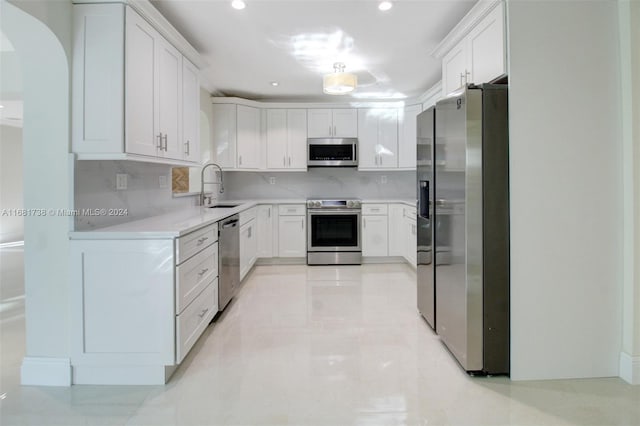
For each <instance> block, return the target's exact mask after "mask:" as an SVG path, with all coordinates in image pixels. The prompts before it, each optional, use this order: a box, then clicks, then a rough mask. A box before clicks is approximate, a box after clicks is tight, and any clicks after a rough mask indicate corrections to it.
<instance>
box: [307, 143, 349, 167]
mask: <svg viewBox="0 0 640 426" xmlns="http://www.w3.org/2000/svg"><path fill="white" fill-rule="evenodd" d="M357 165H358V139H356V138H342V139H340V138H309V139H307V166H308V167H356V166H357Z"/></svg>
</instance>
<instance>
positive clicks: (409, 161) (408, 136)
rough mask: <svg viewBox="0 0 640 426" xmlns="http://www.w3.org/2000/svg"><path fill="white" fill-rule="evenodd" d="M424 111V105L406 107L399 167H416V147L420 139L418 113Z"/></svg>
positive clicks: (400, 127)
mask: <svg viewBox="0 0 640 426" xmlns="http://www.w3.org/2000/svg"><path fill="white" fill-rule="evenodd" d="M421 112H422V105H412V106H410V107H406V108H405V109H404V111H403V114H402V120H399V121H400V122H401V124H400V126H399V130H400V135H399V138H398V167H399V168H401V169H415V168H416V149H417V141H418V134H417V128H418V121H417V117H418V114H420V113H421Z"/></svg>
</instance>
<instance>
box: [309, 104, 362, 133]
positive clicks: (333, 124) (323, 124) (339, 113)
mask: <svg viewBox="0 0 640 426" xmlns="http://www.w3.org/2000/svg"><path fill="white" fill-rule="evenodd" d="M307 121H308V131H307V136H308V137H310V138H357V137H358V110H357V109H355V108H337V109H318V108H313V109H309V110H307Z"/></svg>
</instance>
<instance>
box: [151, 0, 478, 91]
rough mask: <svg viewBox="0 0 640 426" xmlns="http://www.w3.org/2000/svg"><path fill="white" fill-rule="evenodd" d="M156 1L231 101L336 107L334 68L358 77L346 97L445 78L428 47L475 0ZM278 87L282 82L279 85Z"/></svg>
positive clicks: (417, 88) (406, 88) (428, 84)
mask: <svg viewBox="0 0 640 426" xmlns="http://www.w3.org/2000/svg"><path fill="white" fill-rule="evenodd" d="M245 1H246V4H247V7H246V9H244V10H235V9H233V8H232V7H231V0H208V1H206V0H152V3H153V4H154V5H155V6H156V7H157V8H158V10H159V11H160V12H161V13H162V14H163V15H164V16H165V17H166V18H167V19H168V20H169V21H170V22H171V23H172V24H173V25H174V26H175V27H176V28H177V29H178V31H180V32H181V33H182V35H183V36H184V37H185V38H186V39H187V40H188V41H189V42H190V43H191V44H192V45H193V46H194V47H195V48H196V49H197V50H198V51H199V52H200V53H201V55H202V56H203V58H204V59H205V61H207V62H208V64H209V65H210V67H209V68H208V69H206V70H204V75H205V78H207V79H208V80H209V82H210V83H211V84H212V85H213V86H214V87H215V88H216V89H217V90H218V91H220V92H222V93H224V94H225V95H228V96H239V97H243V98H248V99H274V100H308V101H327V102H333V101H338V100H339V99H336V97H335V96H331V95H324V94H323V93H322V75H323V74H326V73H330V72H333V63H334V62H337V61H341V62H344V63H345V65H346V70H345V71H346V72H354V73H356V74H357V76H358V88H357V89H356V91H354V92H353V93H352V94H351V95H346V96H344V97H342V99H344V98H347V99H360V100H361V99H404V98H406V97H412V96H417V95H419V94H421V93H423V92H424V91H425V90H426V89H428V88H430V87H431V86H432V85H434V84H435V83H436V82H437V81H438V80H440V78H441V71H440V70H441V64H440V60H437V59H435V58H433V57H431V56H430V55H429V54H430V52H431V50H432V49H433V48H434V47H435V46H436V45H437V44H438V43H439V42H440V41H441V40H442V39H443V38H444V36H445V35H446V34H447V33H448V32H449V31H450V30H451V29H452V28H453V27H454V26H455V24H456V23H458V21H459V20H460V19H461V18H462V17H463V16H464V15H465V14H466V13H467V12H468V11H469V9H470V8H471V7H472V6H473V4H474V3H475V0H396V1H395V2H394V6H393V8H392V9H391V10H389V11H388V12H381V11H380V10H378V7H377V5H378V1H376V0H352V1H341V0H324V1H317V0H289V1H275V0H245ZM271 81H277V82H279V83H280V85H279V86H278V87H273V86H271V85H270V82H271Z"/></svg>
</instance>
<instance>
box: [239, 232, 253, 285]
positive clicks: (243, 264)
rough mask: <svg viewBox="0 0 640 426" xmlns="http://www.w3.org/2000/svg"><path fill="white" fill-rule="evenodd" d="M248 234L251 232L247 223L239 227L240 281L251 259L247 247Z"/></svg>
mask: <svg viewBox="0 0 640 426" xmlns="http://www.w3.org/2000/svg"><path fill="white" fill-rule="evenodd" d="M250 232H251V226H250V224H249V223H247V224H244V225H242V226H241V227H240V280H241V281H242V279H243V278H244V276H245V275H246V274H247V272H248V271H249V262H250V257H251V252H250V247H249V245H250V237H249V235H250Z"/></svg>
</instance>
